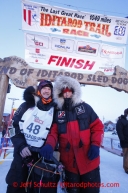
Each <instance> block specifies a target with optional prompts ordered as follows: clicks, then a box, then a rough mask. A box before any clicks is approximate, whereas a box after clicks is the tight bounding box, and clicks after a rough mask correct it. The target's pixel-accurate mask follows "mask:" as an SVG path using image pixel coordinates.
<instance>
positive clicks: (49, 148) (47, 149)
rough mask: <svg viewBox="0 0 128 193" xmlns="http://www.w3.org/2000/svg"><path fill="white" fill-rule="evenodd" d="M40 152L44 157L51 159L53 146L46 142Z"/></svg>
mask: <svg viewBox="0 0 128 193" xmlns="http://www.w3.org/2000/svg"><path fill="white" fill-rule="evenodd" d="M40 154H41V156H42V157H44V158H45V159H47V160H51V159H52V157H53V148H52V146H51V145H49V144H46V145H45V146H43V147H42V148H41V150H40Z"/></svg>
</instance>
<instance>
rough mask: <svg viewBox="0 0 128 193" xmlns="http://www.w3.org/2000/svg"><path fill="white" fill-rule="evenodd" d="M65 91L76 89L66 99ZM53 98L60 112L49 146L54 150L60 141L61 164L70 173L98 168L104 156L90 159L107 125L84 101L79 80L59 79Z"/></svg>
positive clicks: (82, 172)
mask: <svg viewBox="0 0 128 193" xmlns="http://www.w3.org/2000/svg"><path fill="white" fill-rule="evenodd" d="M64 88H69V89H70V90H72V92H73V95H72V98H68V99H67V98H66V99H64V98H63V96H62V91H63V89H64ZM53 98H54V101H55V103H56V104H57V107H58V110H57V111H56V112H55V116H54V122H53V125H52V128H51V130H50V133H49V134H48V137H47V141H46V144H50V145H51V146H52V147H53V149H54V147H55V145H56V143H57V141H58V140H59V151H60V161H61V162H62V164H63V165H64V167H65V169H66V170H67V171H69V172H73V173H80V175H82V174H85V173H87V172H89V171H92V170H93V169H95V168H97V167H98V166H99V164H100V157H99V156H98V157H97V158H95V159H93V160H89V158H88V155H87V154H88V151H89V148H90V145H96V146H98V147H100V145H101V142H102V138H103V124H102V122H101V121H100V119H99V117H98V116H97V114H96V113H95V112H94V110H93V109H92V107H91V106H90V105H88V104H87V103H85V102H82V101H81V88H80V84H79V82H77V81H76V80H75V79H73V78H70V77H66V76H59V77H57V79H56V81H55V84H54V92H53Z"/></svg>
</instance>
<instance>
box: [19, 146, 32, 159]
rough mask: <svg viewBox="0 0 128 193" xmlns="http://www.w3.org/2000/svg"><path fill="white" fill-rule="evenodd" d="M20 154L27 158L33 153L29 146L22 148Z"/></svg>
mask: <svg viewBox="0 0 128 193" xmlns="http://www.w3.org/2000/svg"><path fill="white" fill-rule="evenodd" d="M20 155H21V156H22V157H23V158H25V157H27V156H30V155H32V154H31V152H30V150H29V148H28V147H25V148H24V149H22V151H21V152H20Z"/></svg>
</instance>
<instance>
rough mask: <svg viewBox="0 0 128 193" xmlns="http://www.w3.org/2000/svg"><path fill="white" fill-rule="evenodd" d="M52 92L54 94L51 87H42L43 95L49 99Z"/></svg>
mask: <svg viewBox="0 0 128 193" xmlns="http://www.w3.org/2000/svg"><path fill="white" fill-rule="evenodd" d="M51 94H52V91H51V88H50V87H48V86H45V87H43V88H42V89H41V95H42V97H43V98H45V99H47V98H49V97H50V96H51Z"/></svg>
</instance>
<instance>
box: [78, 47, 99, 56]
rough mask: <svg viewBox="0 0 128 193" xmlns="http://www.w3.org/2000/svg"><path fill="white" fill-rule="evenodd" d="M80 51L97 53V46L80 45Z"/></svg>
mask: <svg viewBox="0 0 128 193" xmlns="http://www.w3.org/2000/svg"><path fill="white" fill-rule="evenodd" d="M78 51H79V52H87V53H93V54H95V53H96V48H92V47H91V46H89V45H86V46H79V47H78Z"/></svg>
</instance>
